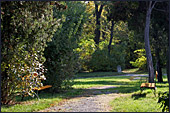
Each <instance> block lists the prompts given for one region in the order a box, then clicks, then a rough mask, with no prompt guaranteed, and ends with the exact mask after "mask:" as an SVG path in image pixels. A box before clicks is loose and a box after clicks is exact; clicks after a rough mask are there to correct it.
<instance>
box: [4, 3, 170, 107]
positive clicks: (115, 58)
mask: <svg viewBox="0 0 170 113" xmlns="http://www.w3.org/2000/svg"><path fill="white" fill-rule="evenodd" d="M167 3H168V2H157V3H156V2H153V1H151V2H144V1H143V2H127V1H126V2H123V1H122V2H119V1H107V2H96V1H95V2H94V1H89V2H88V3H87V2H84V1H81V2H77V1H74V2H73V1H71V2H67V1H66V2H65V1H62V2H53V3H52V2H51V5H50V2H32V1H31V2H30V1H27V2H26V1H13V2H12V1H11V2H2V7H1V10H2V11H1V22H2V24H1V30H2V45H1V55H2V62H1V71H2V72H1V75H2V81H1V90H2V98H1V101H2V103H3V104H8V103H9V102H10V100H12V98H13V97H14V96H15V95H16V94H19V95H23V94H24V95H25V94H28V95H31V96H33V95H34V94H35V93H34V91H33V90H32V89H33V88H34V87H39V86H42V84H41V82H42V81H41V78H44V79H45V76H44V72H45V70H46V69H47V71H46V73H45V75H46V78H47V80H46V82H44V83H45V84H51V85H52V86H53V87H52V91H53V92H58V91H61V90H62V89H67V88H69V87H70V86H71V85H72V79H73V78H74V75H75V74H76V72H78V71H79V70H80V68H81V70H80V71H116V67H117V65H121V66H122V68H133V67H139V68H140V69H143V70H145V69H146V68H147V67H148V68H149V72H150V75H151V76H150V79H149V81H150V82H154V68H155V69H156V70H157V71H158V74H159V76H158V81H159V82H162V74H161V73H162V72H161V68H165V67H166V65H167V66H168V57H167V58H165V57H164V56H167V54H166V53H168V52H167V51H168V49H167V47H168V41H167V40H168V38H167V37H168V22H169V19H168V13H169V12H168V4H167ZM52 4H53V5H52ZM151 11H152V13H151ZM139 25H140V26H139ZM144 37H145V38H144ZM149 37H150V38H149ZM149 41H150V42H149ZM47 42H48V44H47ZM144 42H145V45H144ZM96 45H97V46H96ZM163 46H164V47H163ZM144 48H145V50H144ZM44 50H45V51H44ZM145 53H146V54H145ZM152 56H153V59H152ZM146 58H147V59H150V60H148V64H149V65H148V66H147V64H146V62H147V60H146ZM152 60H153V61H152ZM44 62H45V63H44ZM43 65H45V67H43ZM168 69H169V68H167V70H168ZM167 72H168V71H167ZM168 77H169V76H168Z"/></svg>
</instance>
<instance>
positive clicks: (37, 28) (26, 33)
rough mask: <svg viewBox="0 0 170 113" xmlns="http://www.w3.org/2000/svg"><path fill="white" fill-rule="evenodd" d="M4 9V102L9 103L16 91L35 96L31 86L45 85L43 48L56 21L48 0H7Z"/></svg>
mask: <svg viewBox="0 0 170 113" xmlns="http://www.w3.org/2000/svg"><path fill="white" fill-rule="evenodd" d="M1 11H2V13H1V22H2V24H1V31H2V32H1V33H2V35H1V36H2V45H1V56H2V61H1V77H2V79H1V91H2V93H1V103H2V104H8V103H10V102H11V101H12V100H13V98H14V97H15V96H16V94H19V95H23V94H24V95H25V94H26V95H27V94H28V95H31V96H34V94H35V93H34V91H33V90H32V89H33V88H34V87H39V86H42V84H41V81H39V80H38V79H41V78H42V77H43V78H44V75H43V74H44V71H45V70H44V67H43V66H42V64H43V62H44V61H45V58H44V57H43V51H44V48H45V46H46V42H47V41H50V40H51V38H52V36H53V34H54V31H55V29H56V27H57V24H56V23H57V22H56V20H55V19H53V15H52V14H53V11H52V7H51V6H50V5H49V2H37V1H5V2H2V3H1ZM35 74H36V78H35V77H34V75H35ZM25 76H29V77H28V78H27V79H22V77H25Z"/></svg>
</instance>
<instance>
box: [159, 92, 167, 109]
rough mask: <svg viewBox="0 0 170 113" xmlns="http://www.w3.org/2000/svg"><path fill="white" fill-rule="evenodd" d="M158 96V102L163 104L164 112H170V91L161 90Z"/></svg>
mask: <svg viewBox="0 0 170 113" xmlns="http://www.w3.org/2000/svg"><path fill="white" fill-rule="evenodd" d="M158 97H159V99H158V103H160V104H161V106H160V108H162V112H165V111H166V112H169V92H164V93H162V92H159V93H158Z"/></svg>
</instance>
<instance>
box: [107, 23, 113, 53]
mask: <svg viewBox="0 0 170 113" xmlns="http://www.w3.org/2000/svg"><path fill="white" fill-rule="evenodd" d="M111 22H112V26H111V30H110V31H111V33H110V41H109V45H108V55H109V56H110V47H111V44H112V39H113V27H114V21H113V20H112V21H111Z"/></svg>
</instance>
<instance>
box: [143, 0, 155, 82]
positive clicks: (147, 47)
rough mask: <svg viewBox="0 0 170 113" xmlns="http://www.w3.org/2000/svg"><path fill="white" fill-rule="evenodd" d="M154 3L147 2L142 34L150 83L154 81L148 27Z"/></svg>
mask: <svg viewBox="0 0 170 113" xmlns="http://www.w3.org/2000/svg"><path fill="white" fill-rule="evenodd" d="M155 4H156V2H153V1H150V2H147V13H146V23H145V35H144V41H145V50H146V56H147V64H148V71H149V82H151V83H153V82H154V68H153V62H152V55H151V50H150V41H149V27H150V19H151V12H152V9H153V8H154V6H155Z"/></svg>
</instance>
